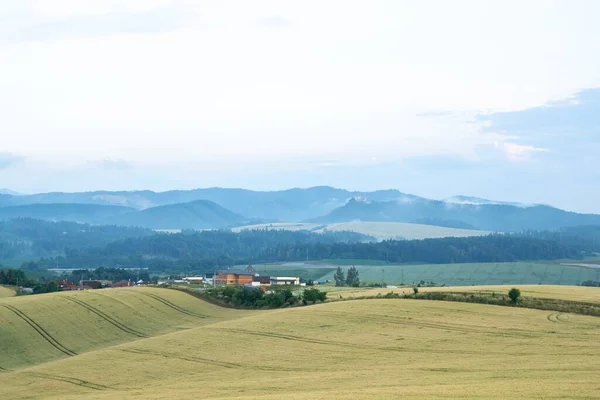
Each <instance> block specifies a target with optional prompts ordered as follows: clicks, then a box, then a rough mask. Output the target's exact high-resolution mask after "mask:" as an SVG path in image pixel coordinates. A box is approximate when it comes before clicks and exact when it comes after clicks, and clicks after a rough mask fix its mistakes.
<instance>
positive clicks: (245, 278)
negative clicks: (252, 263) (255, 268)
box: [214, 270, 254, 285]
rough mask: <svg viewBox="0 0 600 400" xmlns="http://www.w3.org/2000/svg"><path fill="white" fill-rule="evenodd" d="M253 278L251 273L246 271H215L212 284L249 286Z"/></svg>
mask: <svg viewBox="0 0 600 400" xmlns="http://www.w3.org/2000/svg"><path fill="white" fill-rule="evenodd" d="M253 277H254V275H253V274H252V273H250V272H246V271H239V270H225V271H217V273H216V276H215V282H214V283H215V284H217V285H251V284H252V278H253Z"/></svg>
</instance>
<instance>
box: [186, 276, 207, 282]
mask: <svg viewBox="0 0 600 400" xmlns="http://www.w3.org/2000/svg"><path fill="white" fill-rule="evenodd" d="M183 280H184V281H185V282H187V283H196V284H198V283H204V278H203V277H201V276H188V277H186V278H183Z"/></svg>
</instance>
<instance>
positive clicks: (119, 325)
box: [65, 297, 148, 338]
mask: <svg viewBox="0 0 600 400" xmlns="http://www.w3.org/2000/svg"><path fill="white" fill-rule="evenodd" d="M65 299H66V300H69V301H72V302H74V303H75V304H78V305H80V306H81V307H83V308H85V309H86V310H88V311H90V312H91V313H93V314H96V315H97V316H99V317H100V318H102V319H103V320H105V321H106V322H108V323H110V324H111V325H113V326H114V327H116V328H118V329H120V330H122V331H123V332H125V333H129V334H130V335H134V336H137V337H140V338H146V337H148V336H146V335H144V334H143V333H141V332H139V331H136V330H135V329H132V328H129V327H128V326H126V325H124V324H122V323H121V322H119V321H117V320H116V319H114V318H112V317H111V316H109V315H107V314H105V313H104V312H102V311H100V310H98V309H97V308H96V307H94V306H92V305H90V304H87V303H86V302H84V301H82V300H79V299H74V298H72V297H65Z"/></svg>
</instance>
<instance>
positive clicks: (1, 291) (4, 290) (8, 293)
mask: <svg viewBox="0 0 600 400" xmlns="http://www.w3.org/2000/svg"><path fill="white" fill-rule="evenodd" d="M14 295H15V290H14V289H13V288H9V287H4V286H0V298H2V297H12V296H14Z"/></svg>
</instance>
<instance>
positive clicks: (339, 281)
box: [333, 267, 346, 286]
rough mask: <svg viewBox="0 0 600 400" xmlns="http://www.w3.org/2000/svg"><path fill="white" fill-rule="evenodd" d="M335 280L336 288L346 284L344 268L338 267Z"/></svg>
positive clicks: (334, 276)
mask: <svg viewBox="0 0 600 400" xmlns="http://www.w3.org/2000/svg"><path fill="white" fill-rule="evenodd" d="M333 279H335V286H344V285H345V284H346V275H345V274H344V271H343V270H342V267H337V270H336V271H335V275H333Z"/></svg>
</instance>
